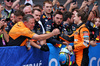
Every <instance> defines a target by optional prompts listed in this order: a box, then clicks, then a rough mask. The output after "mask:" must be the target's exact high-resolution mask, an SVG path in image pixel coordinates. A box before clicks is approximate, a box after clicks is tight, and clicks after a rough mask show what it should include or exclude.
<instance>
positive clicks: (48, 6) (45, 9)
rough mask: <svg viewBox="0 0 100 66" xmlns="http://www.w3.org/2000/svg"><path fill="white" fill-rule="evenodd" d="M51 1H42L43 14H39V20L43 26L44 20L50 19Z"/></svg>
mask: <svg viewBox="0 0 100 66" xmlns="http://www.w3.org/2000/svg"><path fill="white" fill-rule="evenodd" d="M51 12H52V2H51V1H45V2H44V3H43V14H42V15H41V18H40V20H41V22H42V24H43V26H44V25H45V23H46V22H48V21H49V20H52V15H51Z"/></svg>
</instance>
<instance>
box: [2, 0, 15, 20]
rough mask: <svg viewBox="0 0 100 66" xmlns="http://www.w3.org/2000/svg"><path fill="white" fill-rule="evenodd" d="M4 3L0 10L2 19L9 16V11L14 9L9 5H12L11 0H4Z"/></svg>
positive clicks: (11, 11) (12, 11)
mask: <svg viewBox="0 0 100 66" xmlns="http://www.w3.org/2000/svg"><path fill="white" fill-rule="evenodd" d="M4 3H5V8H4V10H3V11H2V12H1V15H2V17H1V18H2V19H6V18H9V17H10V15H11V13H14V11H15V10H14V9H12V8H11V6H12V5H13V0H4Z"/></svg>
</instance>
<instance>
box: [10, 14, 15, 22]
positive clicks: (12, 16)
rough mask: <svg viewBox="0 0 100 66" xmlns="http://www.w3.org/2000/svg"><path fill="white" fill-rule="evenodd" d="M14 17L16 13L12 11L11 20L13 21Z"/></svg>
mask: <svg viewBox="0 0 100 66" xmlns="http://www.w3.org/2000/svg"><path fill="white" fill-rule="evenodd" d="M13 19H15V15H14V13H12V14H11V16H10V20H11V21H12V20H13Z"/></svg>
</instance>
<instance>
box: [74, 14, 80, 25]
mask: <svg viewBox="0 0 100 66" xmlns="http://www.w3.org/2000/svg"><path fill="white" fill-rule="evenodd" d="M77 14H78V13H75V16H74V23H75V24H78V22H79V20H80V18H79V17H78V15H77Z"/></svg>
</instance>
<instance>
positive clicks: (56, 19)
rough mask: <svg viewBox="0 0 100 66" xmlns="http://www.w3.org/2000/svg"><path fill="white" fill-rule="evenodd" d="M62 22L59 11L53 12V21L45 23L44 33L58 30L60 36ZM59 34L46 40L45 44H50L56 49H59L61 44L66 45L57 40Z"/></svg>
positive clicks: (61, 15) (61, 14)
mask: <svg viewBox="0 0 100 66" xmlns="http://www.w3.org/2000/svg"><path fill="white" fill-rule="evenodd" d="M62 21H63V13H62V12H61V11H57V12H55V14H54V17H53V21H52V20H50V21H48V22H46V24H45V30H46V33H51V31H52V30H53V29H55V28H58V29H59V30H60V33H61V34H62V32H63V31H62V30H63V22H62ZM61 34H60V35H57V36H53V37H51V38H49V39H47V42H48V43H52V44H53V45H54V46H56V47H61V45H62V44H65V45H66V44H67V43H66V42H62V41H61V40H60V39H59V36H61Z"/></svg>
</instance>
